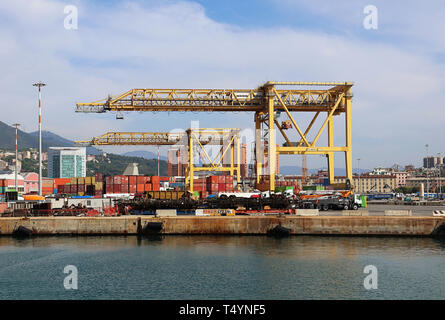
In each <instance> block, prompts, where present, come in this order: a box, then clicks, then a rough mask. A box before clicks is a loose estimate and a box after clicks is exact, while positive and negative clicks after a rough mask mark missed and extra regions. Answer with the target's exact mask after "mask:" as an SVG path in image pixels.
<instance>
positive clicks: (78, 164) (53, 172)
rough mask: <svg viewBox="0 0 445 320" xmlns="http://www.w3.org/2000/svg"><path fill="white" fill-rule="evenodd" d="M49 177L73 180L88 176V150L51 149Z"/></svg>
mask: <svg viewBox="0 0 445 320" xmlns="http://www.w3.org/2000/svg"><path fill="white" fill-rule="evenodd" d="M48 158H49V159H48V177H49V178H73V177H85V176H86V148H84V147H50V148H49V151H48Z"/></svg>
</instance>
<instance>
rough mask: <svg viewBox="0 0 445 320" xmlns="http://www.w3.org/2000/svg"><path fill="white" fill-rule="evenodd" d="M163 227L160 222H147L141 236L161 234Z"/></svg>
mask: <svg viewBox="0 0 445 320" xmlns="http://www.w3.org/2000/svg"><path fill="white" fill-rule="evenodd" d="M163 229H164V225H163V223H162V222H147V224H146V225H145V226H144V228H143V229H142V234H144V235H157V234H160V233H161V232H162V230H163Z"/></svg>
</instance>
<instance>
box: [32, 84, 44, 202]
mask: <svg viewBox="0 0 445 320" xmlns="http://www.w3.org/2000/svg"><path fill="white" fill-rule="evenodd" d="M33 86H34V87H38V88H39V195H40V196H41V195H42V94H41V93H40V91H41V88H42V87H44V86H46V84H45V83H43V82H37V83H34V84H33Z"/></svg>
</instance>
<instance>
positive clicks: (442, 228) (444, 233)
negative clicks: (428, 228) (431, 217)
mask: <svg viewBox="0 0 445 320" xmlns="http://www.w3.org/2000/svg"><path fill="white" fill-rule="evenodd" d="M431 236H433V237H445V222H442V223H440V224H439V225H438V226H436V227H435V228H434V230H433V232H432V233H431Z"/></svg>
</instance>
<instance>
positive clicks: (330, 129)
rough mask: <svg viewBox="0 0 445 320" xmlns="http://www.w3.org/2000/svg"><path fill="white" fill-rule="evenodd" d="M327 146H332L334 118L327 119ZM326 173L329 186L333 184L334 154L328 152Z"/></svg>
mask: <svg viewBox="0 0 445 320" xmlns="http://www.w3.org/2000/svg"><path fill="white" fill-rule="evenodd" d="M328 146H329V147H333V146H334V118H331V119H329V122H328ZM327 158H328V173H329V184H333V183H334V177H335V175H334V152H328V154H327Z"/></svg>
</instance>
